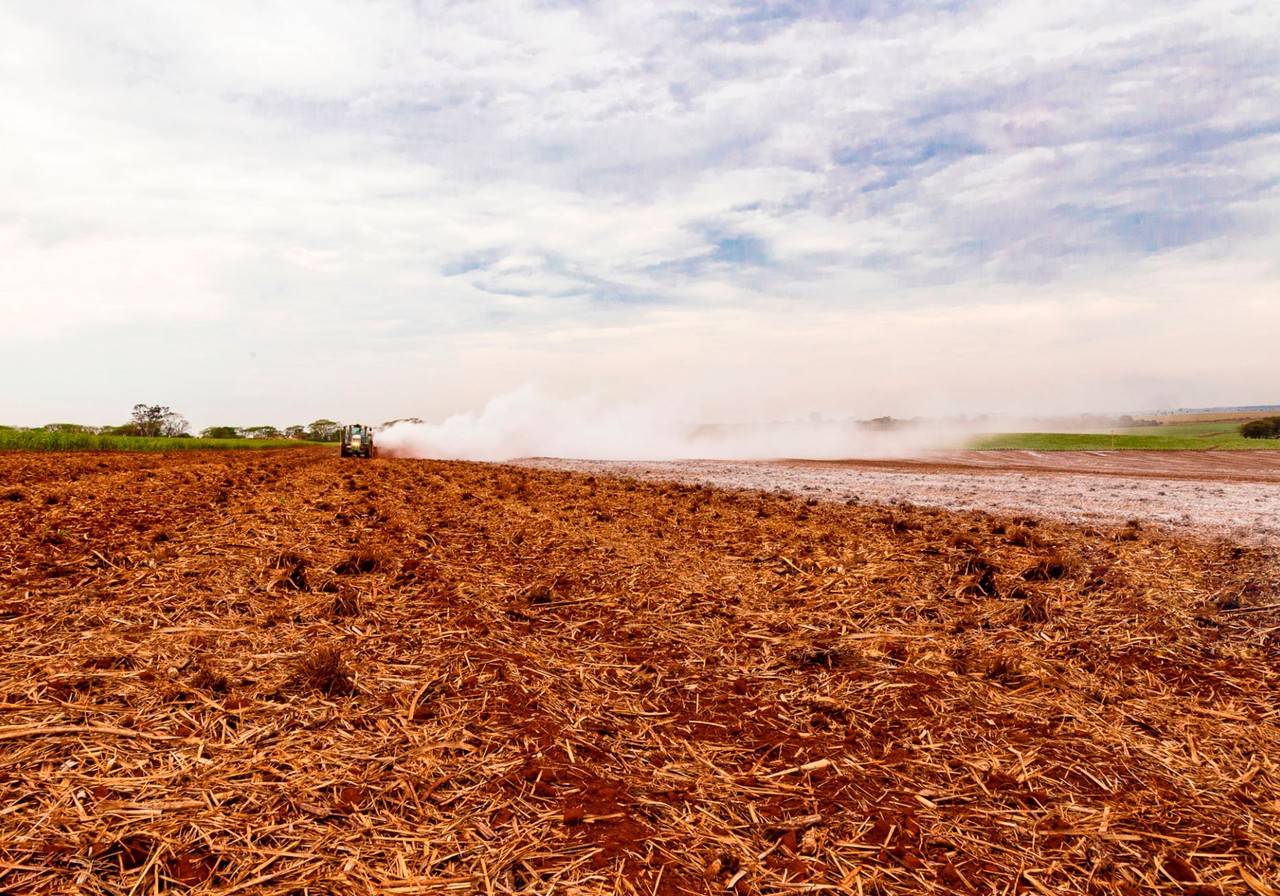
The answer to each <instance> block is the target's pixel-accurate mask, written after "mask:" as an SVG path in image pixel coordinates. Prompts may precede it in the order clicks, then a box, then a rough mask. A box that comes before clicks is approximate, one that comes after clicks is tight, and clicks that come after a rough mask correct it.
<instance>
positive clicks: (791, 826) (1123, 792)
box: [0, 449, 1280, 896]
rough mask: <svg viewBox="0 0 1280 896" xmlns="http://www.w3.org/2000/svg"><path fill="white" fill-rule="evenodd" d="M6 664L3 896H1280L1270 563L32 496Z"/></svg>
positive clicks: (372, 498)
mask: <svg viewBox="0 0 1280 896" xmlns="http://www.w3.org/2000/svg"><path fill="white" fill-rule="evenodd" d="M0 639H2V643H3V644H4V646H5V651H4V653H3V655H0V708H2V709H3V713H2V714H0V892H12V893H69V892H76V893H130V892H132V893H144V892H145V893H153V892H161V891H170V890H172V891H175V892H186V891H190V892H196V893H221V894H231V893H272V894H276V893H279V894H285V893H299V894H301V893H449V892H457V893H552V892H555V893H565V894H568V893H580V894H586V893H602V894H603V893H627V894H633V893H634V894H646V896H648V894H653V893H722V892H735V893H760V894H763V893H795V892H846V893H858V894H871V893H878V894H887V893H895V894H897V893H901V894H908V893H928V892H939V893H941V892H945V893H1013V892H1026V893H1030V892H1040V893H1125V894H1138V893H1158V892H1165V893H1181V894H1188V893H1197V894H1216V893H1249V892H1252V893H1256V894H1272V893H1274V892H1275V890H1276V885H1275V883H1274V881H1275V880H1276V873H1277V843H1278V839H1277V838H1278V837H1280V798H1278V797H1277V793H1278V792H1280V766H1278V763H1280V710H1278V709H1277V707H1278V706H1280V570H1278V568H1277V559H1276V557H1275V555H1274V553H1273V552H1272V551H1271V550H1270V549H1266V548H1261V547H1256V546H1239V545H1235V546H1233V545H1232V544H1230V543H1227V542H1221V541H1202V540H1196V539H1186V538H1181V539H1180V538H1174V537H1172V536H1170V535H1168V534H1166V533H1162V532H1159V531H1154V530H1151V529H1149V528H1147V527H1145V526H1143V525H1133V526H1121V527H1097V528H1081V527H1071V526H1068V525H1064V524H1059V523H1052V522H1037V521H1036V520H1034V519H1012V518H1004V517H998V516H990V515H986V514H979V513H959V512H948V511H942V510H936V509H925V508H920V507H901V506H900V507H894V508H888V507H883V506H864V505H858V506H846V505H844V504H839V503H834V502H821V501H818V500H816V498H813V497H799V498H795V497H791V496H786V495H776V494H765V493H760V492H746V491H718V490H714V489H710V488H705V487H700V486H694V485H678V484H663V483H650V482H640V481H636V480H634V479H626V478H609V477H605V476H590V475H586V474H580V473H568V472H561V471H545V470H534V469H528V468H523V467H513V466H495V465H483V464H465V463H438V462H428V461H407V460H404V461H396V460H372V461H355V460H350V461H341V460H339V459H338V458H336V457H333V456H332V455H330V454H328V453H324V452H316V451H310V450H305V449H304V450H297V451H292V452H284V453H274V454H254V455H249V454H247V453H246V454H230V453H228V454H185V453H184V454H182V455H171V456H139V455H122V456H113V455H71V456H51V455H40V456H33V455H21V454H9V455H4V456H0Z"/></svg>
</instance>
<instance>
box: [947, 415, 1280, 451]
mask: <svg viewBox="0 0 1280 896" xmlns="http://www.w3.org/2000/svg"><path fill="white" fill-rule="evenodd" d="M1239 425H1240V421H1218V422H1191V423H1185V422H1176V423H1168V424H1164V425H1162V426H1133V427H1128V428H1125V429H1114V430H1109V431H1107V432H1089V433H1079V432H1073V433H1062V432H1018V433H1002V434H999V435H991V436H983V437H980V438H978V439H977V440H975V441H974V442H973V444H972V446H971V447H973V448H977V449H980V450H988V451H990V450H1004V451H1008V450H1026V451H1209V450H1215V451H1250V450H1252V451H1257V450H1267V449H1270V450H1275V449H1277V448H1280V441H1277V440H1275V439H1246V438H1245V437H1244V436H1242V435H1240V432H1239Z"/></svg>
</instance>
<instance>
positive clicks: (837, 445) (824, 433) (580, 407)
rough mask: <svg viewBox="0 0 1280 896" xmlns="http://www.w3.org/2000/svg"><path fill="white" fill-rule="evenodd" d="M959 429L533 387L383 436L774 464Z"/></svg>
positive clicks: (385, 439)
mask: <svg viewBox="0 0 1280 896" xmlns="http://www.w3.org/2000/svg"><path fill="white" fill-rule="evenodd" d="M964 436H965V433H963V432H962V431H961V429H960V428H958V427H944V426H939V425H932V426H925V425H921V424H910V423H898V424H895V425H886V424H883V423H882V424H879V425H877V424H875V423H859V422H857V421H854V420H839V421H836V420H822V419H814V418H812V417H811V418H809V419H803V420H793V421H757V422H748V423H708V422H701V421H698V420H697V419H696V418H695V417H693V416H692V413H691V411H690V410H689V408H687V407H680V406H678V405H676V404H672V403H660V402H653V403H637V402H632V403H617V402H606V401H604V400H602V399H600V398H598V397H578V398H561V397H554V396H551V395H548V394H546V393H544V392H542V391H541V390H539V389H537V388H535V387H532V386H524V387H521V388H519V389H516V390H515V391H513V392H508V393H506V394H504V395H500V396H497V397H495V398H493V399H491V400H490V401H489V402H488V403H487V404H485V406H484V407H483V408H482V409H481V410H480V411H478V412H466V413H461V414H455V415H453V416H452V417H449V418H447V419H445V420H444V421H442V422H440V423H413V422H398V423H395V424H392V425H391V426H389V427H388V428H386V429H385V430H383V431H382V432H380V433H379V434H378V437H377V441H378V451H379V453H380V454H381V455H382V456H384V457H421V458H437V459H452V460H485V461H505V460H514V459H516V458H523V457H560V458H574V459H590V460H685V459H695V458H696V459H704V460H765V459H772V458H806V459H814V460H829V459H846V458H883V457H909V456H913V455H918V454H920V453H922V452H924V451H925V450H928V449H930V448H937V447H946V446H949V445H955V444H958V443H959V442H961V441H963V439H964Z"/></svg>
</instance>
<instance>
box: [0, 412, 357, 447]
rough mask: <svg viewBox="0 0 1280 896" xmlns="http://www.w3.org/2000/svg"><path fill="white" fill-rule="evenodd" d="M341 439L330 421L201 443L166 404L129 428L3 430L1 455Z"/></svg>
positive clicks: (227, 433)
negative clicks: (8, 452) (21, 451)
mask: <svg viewBox="0 0 1280 896" xmlns="http://www.w3.org/2000/svg"><path fill="white" fill-rule="evenodd" d="M341 438H342V424H341V423H338V422H337V421H335V420H326V419H320V420H313V421H312V422H311V423H309V424H307V425H306V426H303V425H301V424H297V425H294V426H286V427H285V428H284V429H279V428H277V427H275V426H208V427H205V428H204V429H202V430H201V431H200V434H199V436H198V437H197V436H193V435H192V434H191V432H190V424H188V423H187V418H186V417H183V416H182V415H181V414H179V413H178V412H176V411H174V410H173V409H172V408H170V407H169V406H168V405H161V404H136V405H134V406H133V411H132V412H131V413H130V415H129V420H128V421H127V422H125V423H121V424H118V425H111V426H89V425H87V424H83V423H47V424H45V425H44V426H0V450H28V451H119V450H123V451H169V450H173V449H175V448H239V447H255V448H256V447H263V448H266V447H272V446H273V445H288V444H291V443H293V444H296V443H298V442H336V441H339V440H340V439H341Z"/></svg>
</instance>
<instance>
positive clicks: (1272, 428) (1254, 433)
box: [1240, 417, 1280, 439]
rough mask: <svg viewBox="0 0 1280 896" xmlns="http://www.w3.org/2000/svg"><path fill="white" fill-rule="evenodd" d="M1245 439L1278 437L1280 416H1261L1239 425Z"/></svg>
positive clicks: (1279, 437)
mask: <svg viewBox="0 0 1280 896" xmlns="http://www.w3.org/2000/svg"><path fill="white" fill-rule="evenodd" d="M1240 435H1242V436H1244V437H1245V438H1246V439H1280V417H1263V418H1262V419H1261V420H1253V421H1251V422H1249V423H1246V424H1244V425H1243V426H1241V427H1240Z"/></svg>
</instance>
